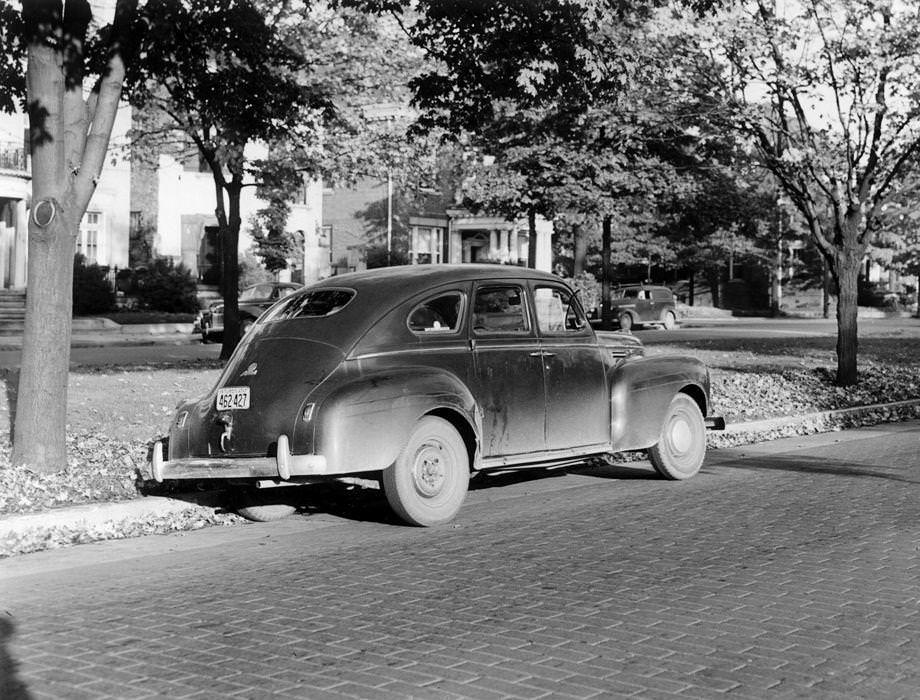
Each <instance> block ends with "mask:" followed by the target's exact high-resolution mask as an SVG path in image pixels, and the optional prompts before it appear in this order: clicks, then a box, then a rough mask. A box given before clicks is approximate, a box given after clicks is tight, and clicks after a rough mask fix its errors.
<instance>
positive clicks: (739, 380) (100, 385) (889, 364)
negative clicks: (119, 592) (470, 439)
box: [0, 337, 920, 556]
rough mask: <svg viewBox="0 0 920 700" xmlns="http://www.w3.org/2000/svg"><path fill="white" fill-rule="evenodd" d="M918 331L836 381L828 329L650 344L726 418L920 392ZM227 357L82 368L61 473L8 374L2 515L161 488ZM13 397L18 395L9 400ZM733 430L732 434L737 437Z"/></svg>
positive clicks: (1, 436) (24, 544) (59, 537)
mask: <svg viewBox="0 0 920 700" xmlns="http://www.w3.org/2000/svg"><path fill="white" fill-rule="evenodd" d="M916 343H917V341H916V340H914V339H910V338H897V337H895V338H872V339H869V341H862V342H861V345H860V352H861V354H860V381H859V384H858V385H856V386H853V387H847V388H843V387H838V386H835V384H834V370H835V366H836V362H835V356H834V351H833V344H832V343H831V342H828V341H827V339H812V338H804V339H796V340H795V342H794V343H793V342H792V341H789V340H784V341H783V342H782V343H780V342H772V343H770V342H767V341H763V340H760V341H738V340H733V341H719V340H712V341H703V342H696V343H692V344H683V345H678V344H674V345H667V346H663V345H655V346H649V348H648V353H649V354H664V353H674V352H676V353H681V354H691V355H695V356H697V357H699V358H700V359H702V360H703V361H704V362H706V363H707V365H708V366H709V367H710V368H711V379H712V397H713V404H714V413H716V414H718V415H722V416H724V417H725V419H726V421H727V422H729V423H744V422H749V421H753V420H759V419H763V418H773V417H783V416H790V415H793V416H794V415H803V414H808V413H814V412H818V411H828V410H833V409H840V408H851V407H857V406H869V405H875V404H883V403H888V402H896V401H904V400H910V399H920V357H918V354H917V353H916V351H915V349H914V348H915V345H916ZM220 368H221V365H220V364H219V363H218V362H207V361H195V362H187V363H173V364H170V365H156V366H152V365H140V366H130V367H123V366H118V367H115V366H103V367H86V368H76V369H74V370H73V371H72V372H71V375H70V384H69V389H68V412H67V415H68V438H67V447H68V455H69V458H68V464H67V465H66V466H65V467H64V468H63V469H62V470H60V471H59V472H56V473H54V474H48V475H45V474H35V473H33V472H31V471H29V470H27V469H23V468H14V467H12V466H10V441H9V433H10V424H11V420H10V403H11V401H15V398H14V396H15V388H16V385H15V376H13V375H12V374H11V373H9V372H8V373H6V374H3V375H0V380H2V381H3V382H4V383H5V385H6V386H5V388H6V391H4V392H2V393H0V477H2V478H0V517H3V516H4V515H6V516H8V515H12V514H21V513H35V512H43V511H47V510H50V509H54V508H59V507H62V506H72V505H80V504H88V503H99V502H114V501H126V500H131V499H136V498H138V497H140V496H142V495H147V494H151V493H165V491H163V490H162V487H161V488H160V490H159V491H157V490H156V489H154V488H153V485H152V484H151V483H150V482H149V477H150V474H149V469H148V466H147V455H148V451H149V449H150V445H151V443H152V441H153V440H155V439H156V438H157V437H159V436H161V435H163V434H164V433H165V431H166V429H167V427H168V424H169V421H170V418H171V417H172V414H173V411H174V409H175V406H176V404H177V403H178V402H179V401H180V400H182V399H185V398H189V397H195V396H200V395H203V394H205V393H206V392H207V391H208V390H209V389H210V388H211V386H212V385H213V384H214V383H215V382H216V381H217V377H218V375H219V373H220ZM10 397H13V398H12V399H11V398H10ZM911 416H920V410H918V409H917V408H909V409H902V410H890V409H879V410H876V411H872V412H868V413H866V414H863V415H861V416H860V417H859V418H848V417H843V418H840V419H838V420H831V421H827V420H824V421H807V422H803V423H802V424H801V425H793V426H786V427H784V428H781V429H776V430H773V431H766V432H764V431H760V432H758V433H756V434H753V433H752V434H745V433H743V432H742V433H735V434H734V435H732V436H728V435H721V434H717V433H713V434H711V436H710V437H711V445H712V446H713V447H720V446H728V445H731V444H741V443H745V442H758V441H763V440H769V439H775V438H777V437H783V436H786V435H791V434H805V433H809V432H817V431H822V430H835V429H841V428H843V427H850V426H852V425H868V424H873V423H879V422H886V421H892V420H903V419H905V418H908V417H911ZM729 438H730V439H729ZM234 522H239V519H238V518H237V516H235V515H231V514H227V513H220V512H215V510H214V509H213V508H204V507H201V508H198V509H195V510H193V511H191V512H186V513H182V514H174V515H170V516H164V517H163V518H160V519H159V520H158V519H156V518H152V519H147V520H145V521H144V522H136V521H132V522H126V523H120V524H115V525H111V526H106V527H104V528H102V531H100V532H91V531H87V530H80V531H78V532H71V531H68V530H66V529H58V530H54V529H49V530H47V531H43V532H41V533H36V534H35V535H34V536H32V537H31V538H26V539H25V541H23V539H22V538H17V539H16V541H3V540H2V539H0V556H7V555H9V554H12V553H22V552H28V551H35V550H37V549H45V548H48V547H54V546H61V545H63V544H70V543H76V542H84V541H92V540H96V539H112V538H115V537H128V536H133V535H136V534H142V533H146V532H167V531H171V530H183V529H192V528H196V527H204V526H206V525H212V524H227V523H234Z"/></svg>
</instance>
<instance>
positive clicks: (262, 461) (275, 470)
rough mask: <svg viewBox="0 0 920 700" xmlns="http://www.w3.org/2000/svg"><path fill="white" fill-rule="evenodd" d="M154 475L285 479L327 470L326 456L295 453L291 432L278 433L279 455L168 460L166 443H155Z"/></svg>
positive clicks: (166, 476) (199, 477) (165, 477)
mask: <svg viewBox="0 0 920 700" xmlns="http://www.w3.org/2000/svg"><path fill="white" fill-rule="evenodd" d="M150 464H151V469H152V471H153V478H154V480H155V481H157V482H161V481H163V480H164V479H237V478H244V479H245V478H253V479H282V480H283V481H288V480H289V479H290V478H291V477H294V476H322V475H324V474H325V473H326V458H325V457H324V456H323V455H292V454H291V446H290V442H289V441H288V437H287V435H279V436H278V449H277V454H276V456H275V457H186V458H183V459H174V460H168V459H165V457H164V455H163V442H162V440H158V441H157V442H155V443H154V445H153V455H152V457H151V460H150Z"/></svg>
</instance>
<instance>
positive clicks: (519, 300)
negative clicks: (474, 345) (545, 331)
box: [473, 285, 530, 333]
mask: <svg viewBox="0 0 920 700" xmlns="http://www.w3.org/2000/svg"><path fill="white" fill-rule="evenodd" d="M528 330H530V324H529V323H528V322H527V313H526V309H525V308H524V290H523V289H521V287H518V286H510V285H508V286H505V285H501V286H494V287H493V286H490V287H480V288H479V289H477V290H476V299H475V301H474V302H473V331H475V332H476V333H521V332H526V331H528Z"/></svg>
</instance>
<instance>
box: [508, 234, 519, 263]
mask: <svg viewBox="0 0 920 700" xmlns="http://www.w3.org/2000/svg"><path fill="white" fill-rule="evenodd" d="M520 246H521V243H520V241H519V240H518V232H517V230H516V229H515V230H514V231H509V232H508V262H509V263H510V264H512V265H517V262H518V253H519V252H520Z"/></svg>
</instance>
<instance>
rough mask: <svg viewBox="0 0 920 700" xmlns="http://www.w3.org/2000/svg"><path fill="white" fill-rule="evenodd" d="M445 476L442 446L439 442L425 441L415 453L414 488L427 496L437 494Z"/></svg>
mask: <svg viewBox="0 0 920 700" xmlns="http://www.w3.org/2000/svg"><path fill="white" fill-rule="evenodd" d="M446 476H447V465H446V463H445V457H444V448H443V447H442V446H441V445H439V444H434V443H426V444H424V445H422V446H421V448H419V450H418V452H417V453H416V455H415V465H414V467H413V469H412V477H413V481H414V482H415V488H416V489H417V490H418V492H419V493H420V494H422V495H423V496H425V497H427V498H431V497H433V496H437V495H438V493H440V491H441V489H442V488H443V487H444V482H445V480H446Z"/></svg>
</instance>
